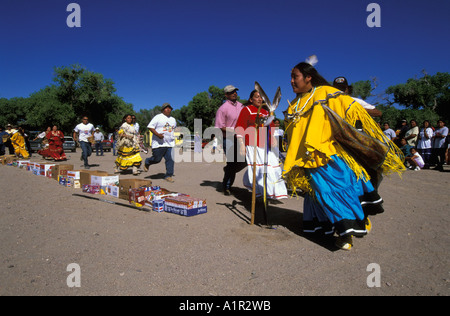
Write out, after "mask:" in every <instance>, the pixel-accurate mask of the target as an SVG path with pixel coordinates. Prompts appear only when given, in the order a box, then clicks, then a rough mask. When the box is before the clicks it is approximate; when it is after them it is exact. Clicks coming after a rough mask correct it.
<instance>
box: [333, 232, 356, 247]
mask: <svg viewBox="0 0 450 316" xmlns="http://www.w3.org/2000/svg"><path fill="white" fill-rule="evenodd" d="M335 245H336V247H338V248H339V249H342V250H351V249H352V247H353V238H352V236H351V235H345V236H340V237H338V238H337V239H336V242H335Z"/></svg>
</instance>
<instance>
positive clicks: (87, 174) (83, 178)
mask: <svg viewBox="0 0 450 316" xmlns="http://www.w3.org/2000/svg"><path fill="white" fill-rule="evenodd" d="M92 175H94V176H107V175H108V173H107V172H106V171H99V170H82V171H80V184H81V186H83V185H84V184H91V176H92Z"/></svg>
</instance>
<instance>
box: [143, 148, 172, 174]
mask: <svg viewBox="0 0 450 316" xmlns="http://www.w3.org/2000/svg"><path fill="white" fill-rule="evenodd" d="M163 158H164V160H165V161H166V175H165V176H164V178H169V177H172V176H173V173H174V168H175V161H174V160H173V157H172V147H159V148H154V149H152V156H151V157H150V158H147V159H145V165H146V166H147V167H148V166H150V165H155V164H157V163H160V162H161V160H162V159H163Z"/></svg>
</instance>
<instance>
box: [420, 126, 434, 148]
mask: <svg viewBox="0 0 450 316" xmlns="http://www.w3.org/2000/svg"><path fill="white" fill-rule="evenodd" d="M426 133H427V135H428V138H426V137H425V135H424V130H423V128H422V130H421V131H420V133H419V137H420V139H419V141H418V142H417V148H419V149H427V148H431V137H433V130H432V129H431V128H430V127H428V128H427V130H426Z"/></svg>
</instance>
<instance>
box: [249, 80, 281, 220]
mask: <svg viewBox="0 0 450 316" xmlns="http://www.w3.org/2000/svg"><path fill="white" fill-rule="evenodd" d="M255 89H256V90H257V91H258V92H259V94H260V95H261V97H262V99H263V100H264V102H265V103H266V105H267V106H268V108H269V111H270V116H269V119H268V120H267V122H266V123H265V125H266V126H270V123H271V122H272V120H273V118H274V113H275V110H276V108H277V107H278V105H279V104H280V100H281V89H280V87H278V89H277V91H276V93H275V97H274V99H273V102H272V103H271V102H270V100H269V98H268V97H267V95H266V93H265V92H264V90H263V88H262V87H261V85H260V84H259V83H258V82H255ZM270 118H271V119H270ZM269 131H270V129H268V133H267V139H266V141H265V145H264V175H263V177H264V181H263V191H264V198H263V202H264V217H265V221H266V225H269V224H268V205H267V163H268V162H267V156H268V153H267V150H268V147H267V144H268V141H269V140H270V132H269ZM255 149H256V148H255ZM253 184H255V183H254V182H253Z"/></svg>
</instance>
